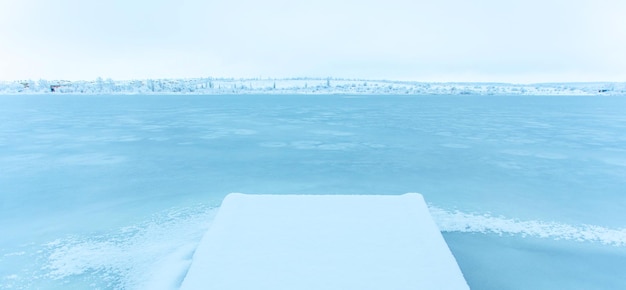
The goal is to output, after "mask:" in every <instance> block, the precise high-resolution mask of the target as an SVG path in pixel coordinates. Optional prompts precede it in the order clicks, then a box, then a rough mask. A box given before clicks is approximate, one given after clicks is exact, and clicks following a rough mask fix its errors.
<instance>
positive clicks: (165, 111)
mask: <svg viewBox="0 0 626 290" xmlns="http://www.w3.org/2000/svg"><path fill="white" fill-rule="evenodd" d="M229 192H245V193H278V194H280V193H306V194H314V193H326V194H328V193H337V194H364V193H365V194H367V193H372V194H402V193H406V192H420V193H422V194H423V195H424V197H425V199H426V201H427V202H429V203H430V204H431V206H432V208H431V209H432V210H433V211H434V216H435V219H438V222H439V223H440V227H441V229H442V230H443V231H444V237H445V238H446V239H447V241H448V243H449V246H450V248H451V250H452V251H453V253H454V255H455V256H456V258H457V260H458V262H459V265H460V266H461V269H462V270H463V272H464V274H465V276H466V279H467V281H468V283H469V284H470V286H471V287H473V288H474V289H565V288H567V289H577V288H578V289H588V288H593V289H619V288H626V280H624V279H623V275H622V273H626V230H625V228H626V215H625V214H623V211H624V208H626V98H624V97H620V96H588V97H580V96H579V97H567V96H552V97H542V96H508V97H503V96H406V97H401V96H332V95H331V96H322V95H318V96H304V95H297V96H287V95H283V96H271V95H264V96H253V95H249V96H183V95H179V96H141V95H136V96H68V95H42V96H37V95H21V96H1V97H0V210H1V211H0V226H1V228H2V239H0V289H3V288H7V289H8V288H13V289H31V288H37V287H40V288H43V289H55V288H58V289H67V288H97V287H102V288H108V289H133V288H150V289H157V288H154V287H156V286H155V285H160V286H159V287H162V289H175V288H176V287H177V283H178V281H180V279H181V275H184V271H185V269H186V266H187V265H188V262H189V259H190V256H191V254H192V253H193V250H194V247H195V245H196V244H197V242H198V241H199V240H200V237H201V236H202V234H203V233H204V231H205V230H206V229H207V227H208V226H209V223H210V220H211V217H212V215H213V213H214V207H215V206H218V205H219V203H220V201H221V199H222V198H223V197H224V196H225V195H226V194H227V193H229ZM320 214H323V212H320ZM168 275H169V276H168ZM155 279H156V280H155ZM159 279H160V280H159ZM152 283H154V284H152Z"/></svg>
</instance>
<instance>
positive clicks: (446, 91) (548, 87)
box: [0, 78, 626, 95]
mask: <svg viewBox="0 0 626 290" xmlns="http://www.w3.org/2000/svg"><path fill="white" fill-rule="evenodd" d="M52 92H54V93H69V94H372V95H398V94H402V95H404V94H408V95H429V94H435V95H597V94H603V95H607V94H624V93H626V83H542V84H506V83H424V82H410V81H389V80H355V79H334V78H326V79H321V78H292V79H224V78H197V79H148V80H130V81H120V80H112V79H106V80H104V79H101V78H99V79H97V80H95V81H63V80H54V81H50V80H38V81H34V80H22V81H14V82H0V93H4V94H17V93H24V94H39V93H52Z"/></svg>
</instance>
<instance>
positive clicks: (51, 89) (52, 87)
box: [50, 85, 61, 93]
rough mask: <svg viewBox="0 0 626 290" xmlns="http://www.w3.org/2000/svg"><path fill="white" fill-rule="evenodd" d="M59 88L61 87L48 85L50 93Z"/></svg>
mask: <svg viewBox="0 0 626 290" xmlns="http://www.w3.org/2000/svg"><path fill="white" fill-rule="evenodd" d="M60 87H61V85H50V92H53V93H54V92H56V91H57V90H58V89H59V88H60Z"/></svg>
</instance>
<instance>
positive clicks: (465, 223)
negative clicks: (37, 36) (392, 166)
mask: <svg viewBox="0 0 626 290" xmlns="http://www.w3.org/2000/svg"><path fill="white" fill-rule="evenodd" d="M428 208H429V210H430V213H431V215H432V217H433V219H434V220H435V222H436V223H437V226H439V229H440V230H441V231H442V232H463V233H483V234H498V235H516V236H522V237H526V236H528V237H539V238H551V239H554V240H574V241H579V242H598V243H602V244H605V245H611V246H617V247H624V246H626V228H624V229H611V228H606V227H602V226H596V225H578V226H575V225H568V224H563V223H557V222H546V221H537V220H530V221H521V220H518V219H512V218H506V217H501V216H497V217H496V216H492V215H490V214H474V213H465V212H462V211H457V210H455V211H450V210H445V209H442V208H439V207H437V206H433V205H429V207H428Z"/></svg>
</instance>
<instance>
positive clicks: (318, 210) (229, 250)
mask: <svg viewBox="0 0 626 290" xmlns="http://www.w3.org/2000/svg"><path fill="white" fill-rule="evenodd" d="M209 288H210V289H220V290H229V289H237V290H245V289H273V290H293V289H299V290H306V289H315V290H319V289H325V290H331V289H337V290H339V289H341V290H347V289H358V290H366V289H376V290H380V289H394V290H403V289H407V290H408V289H455V290H457V289H469V287H468V286H467V283H466V281H465V279H464V278H463V274H462V273H461V271H460V269H459V267H458V265H457V263H456V261H455V259H454V257H453V255H452V253H451V252H450V250H449V249H448V246H447V244H446V242H445V241H444V239H443V237H442V236H441V233H440V232H439V230H438V228H437V226H436V225H435V223H434V222H433V220H432V218H431V216H430V213H429V211H428V208H427V206H426V203H425V202H424V199H423V198H422V196H421V195H420V194H416V193H412V194H405V195H395V196H391V195H247V194H230V195H228V196H227V197H226V199H225V200H224V202H223V204H222V206H221V208H220V210H219V213H218V214H217V216H216V218H215V220H214V222H213V225H212V227H211V228H210V229H209V231H208V232H207V233H206V234H205V236H204V237H203V239H202V241H201V242H200V245H199V246H198V248H197V250H196V252H195V254H194V257H193V262H192V264H191V267H190V269H189V272H188V273H187V276H186V277H185V279H184V281H183V283H182V286H181V289H182V290H194V289H209Z"/></svg>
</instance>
